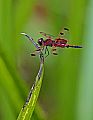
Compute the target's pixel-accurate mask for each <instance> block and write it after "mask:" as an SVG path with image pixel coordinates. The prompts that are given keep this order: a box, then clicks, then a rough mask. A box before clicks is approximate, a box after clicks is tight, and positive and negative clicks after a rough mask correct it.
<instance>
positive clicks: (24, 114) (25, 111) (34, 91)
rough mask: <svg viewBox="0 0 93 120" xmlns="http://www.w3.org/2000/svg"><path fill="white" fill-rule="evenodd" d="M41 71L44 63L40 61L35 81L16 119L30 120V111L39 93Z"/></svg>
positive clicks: (32, 109) (31, 111)
mask: <svg viewBox="0 0 93 120" xmlns="http://www.w3.org/2000/svg"><path fill="white" fill-rule="evenodd" d="M43 73H44V65H43V63H41V64H40V69H39V72H38V75H37V76H36V80H35V83H34V84H33V86H32V88H31V90H30V92H29V95H28V97H27V100H26V103H25V105H24V106H23V108H22V109H21V112H20V114H19V116H18V119H17V120H30V118H31V116H32V113H33V111H34V108H35V105H36V101H37V98H38V95H39V91H40V88H41V84H42V79H43Z"/></svg>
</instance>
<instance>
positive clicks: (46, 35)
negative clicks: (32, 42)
mask: <svg viewBox="0 0 93 120" xmlns="http://www.w3.org/2000/svg"><path fill="white" fill-rule="evenodd" d="M40 34H42V35H43V36H45V37H46V38H49V39H54V38H55V36H53V35H50V34H46V33H44V32H40Z"/></svg>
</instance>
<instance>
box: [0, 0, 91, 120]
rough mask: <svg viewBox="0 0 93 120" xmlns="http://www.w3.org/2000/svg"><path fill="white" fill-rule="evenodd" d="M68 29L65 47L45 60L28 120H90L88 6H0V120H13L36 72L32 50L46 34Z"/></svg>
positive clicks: (53, 1) (14, 0) (41, 0)
mask: <svg viewBox="0 0 93 120" xmlns="http://www.w3.org/2000/svg"><path fill="white" fill-rule="evenodd" d="M63 27H67V28H69V29H70V32H69V34H68V35H67V39H68V40H69V43H70V44H75V45H82V46H83V49H61V48H60V49H58V50H57V52H58V56H53V55H52V54H50V55H49V56H48V57H47V59H46V60H45V73H44V79H43V84H42V88H41V92H40V96H39V98H38V103H37V105H36V108H35V111H34V113H33V117H32V118H31V120H93V45H92V44H93V39H92V38H93V33H92V32H93V0H50V1H48V0H0V120H16V119H17V116H18V114H19V112H20V110H21V107H22V106H23V104H24V103H25V100H26V97H27V95H28V92H29V90H30V88H31V86H32V84H33V82H34V80H35V77H36V75H37V73H38V69H39V59H38V56H37V57H31V55H30V53H31V52H32V51H34V50H35V48H34V46H33V45H32V43H30V41H28V40H27V38H25V37H24V36H22V35H20V33H21V32H26V33H27V34H29V35H30V36H32V37H33V38H34V40H35V41H37V40H38V38H39V37H41V35H39V34H38V33H39V32H40V31H43V32H45V33H49V34H53V35H56V36H57V35H58V33H59V32H60V30H61V29H62V28H63Z"/></svg>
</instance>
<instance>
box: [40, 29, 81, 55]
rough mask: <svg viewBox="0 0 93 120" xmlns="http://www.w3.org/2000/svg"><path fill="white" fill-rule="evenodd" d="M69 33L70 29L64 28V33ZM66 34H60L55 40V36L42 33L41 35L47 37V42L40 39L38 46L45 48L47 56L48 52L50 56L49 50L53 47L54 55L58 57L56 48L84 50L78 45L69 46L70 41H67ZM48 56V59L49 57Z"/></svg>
mask: <svg viewBox="0 0 93 120" xmlns="http://www.w3.org/2000/svg"><path fill="white" fill-rule="evenodd" d="M65 31H69V29H68V28H64V32H65ZM64 32H60V34H59V35H58V37H57V38H55V39H54V38H53V37H54V36H52V35H49V34H46V33H44V32H40V34H42V35H44V36H45V37H46V40H44V39H43V38H40V39H38V44H39V45H40V46H41V48H43V49H44V48H45V54H46V52H48V54H47V56H48V55H49V50H48V46H49V47H52V53H53V54H54V55H57V53H56V47H60V48H82V46H77V45H70V44H68V40H66V39H65V38H64V37H63V36H64ZM47 56H46V57H47Z"/></svg>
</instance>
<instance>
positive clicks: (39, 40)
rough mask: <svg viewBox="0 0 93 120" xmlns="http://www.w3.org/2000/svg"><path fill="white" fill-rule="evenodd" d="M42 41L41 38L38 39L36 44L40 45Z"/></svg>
mask: <svg viewBox="0 0 93 120" xmlns="http://www.w3.org/2000/svg"><path fill="white" fill-rule="evenodd" d="M42 42H43V38H40V39H38V44H39V45H40V46H41V45H42Z"/></svg>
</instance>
